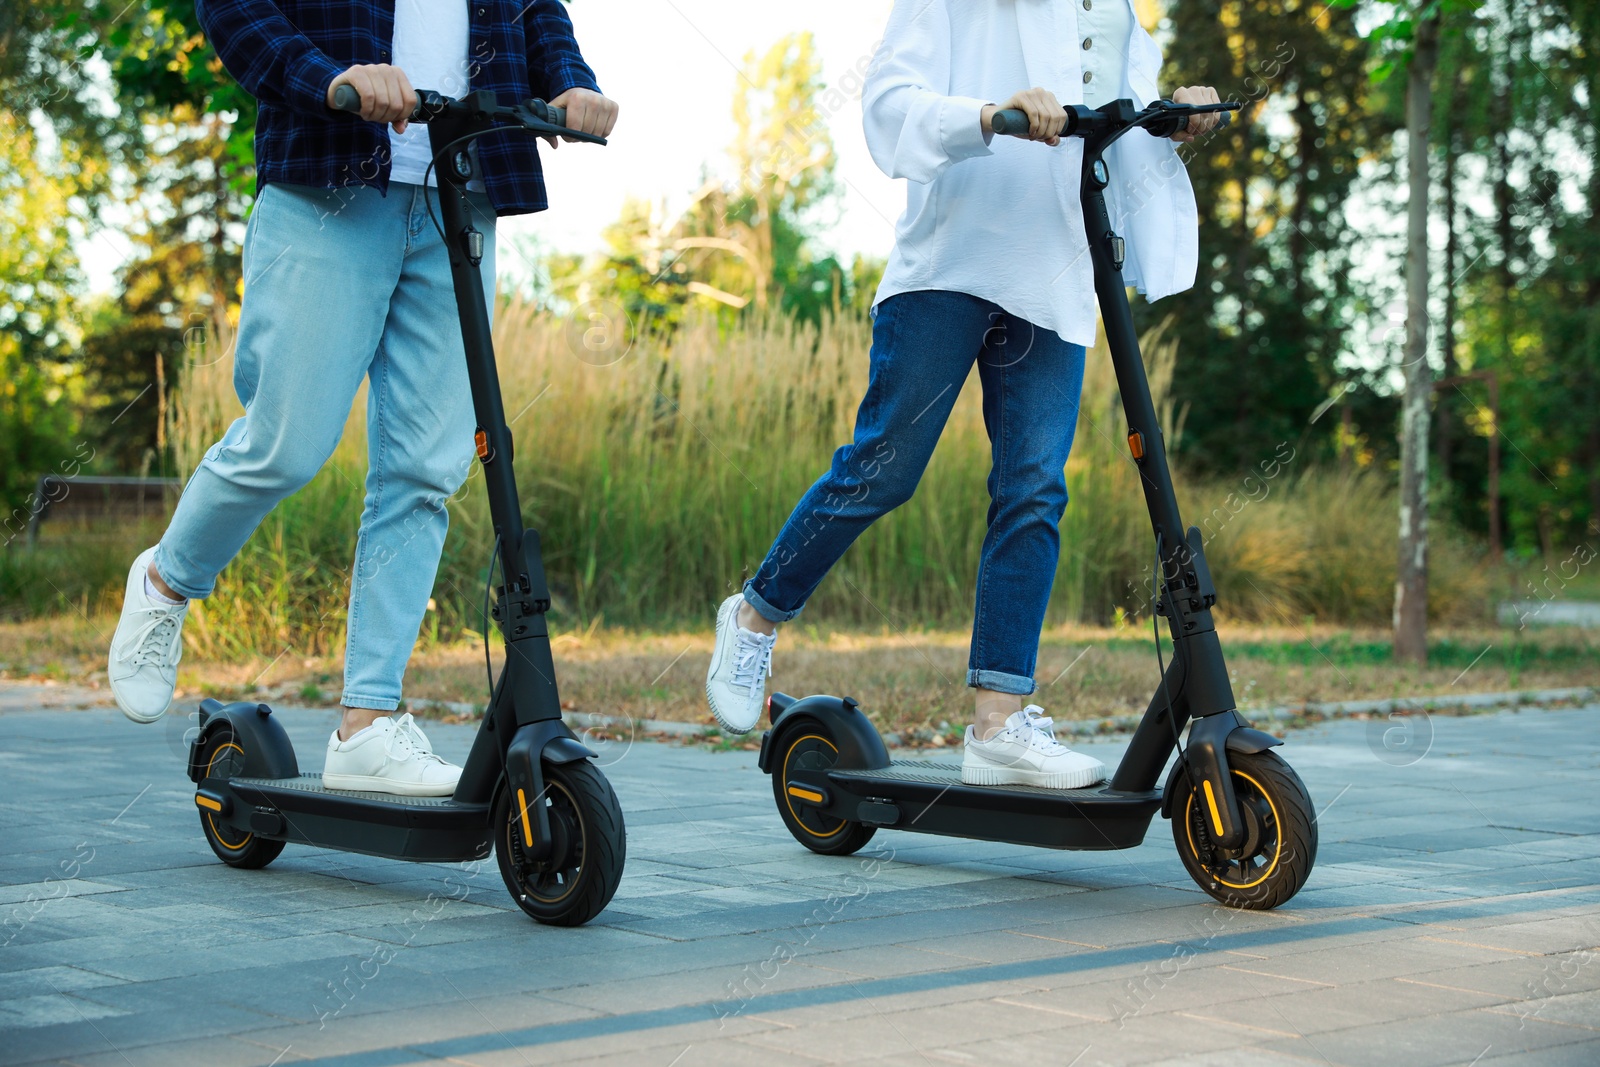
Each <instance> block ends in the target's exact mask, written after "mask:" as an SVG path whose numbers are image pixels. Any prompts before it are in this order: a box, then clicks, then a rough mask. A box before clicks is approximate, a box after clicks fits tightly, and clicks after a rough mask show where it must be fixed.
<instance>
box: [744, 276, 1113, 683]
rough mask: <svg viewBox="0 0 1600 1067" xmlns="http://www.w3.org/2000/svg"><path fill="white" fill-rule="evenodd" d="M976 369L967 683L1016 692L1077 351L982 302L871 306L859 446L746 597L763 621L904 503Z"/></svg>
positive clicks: (910, 300) (1028, 659) (1058, 501)
mask: <svg viewBox="0 0 1600 1067" xmlns="http://www.w3.org/2000/svg"><path fill="white" fill-rule="evenodd" d="M974 360H976V361H977V364H978V377H979V380H980V381H981V382H982V384H983V421H984V425H985V427H986V428H987V429H988V431H989V442H990V450H991V455H992V461H993V465H992V467H991V469H990V471H989V527H988V533H987V534H986V535H985V536H984V539H983V552H982V555H981V557H980V558H979V562H978V595H977V609H976V617H975V619H974V622H973V627H972V646H971V653H970V655H969V658H968V663H967V684H968V685H970V686H981V687H983V688H985V689H994V690H997V691H999V692H1002V693H1020V694H1024V695H1026V694H1028V693H1032V692H1033V690H1034V681H1033V671H1034V666H1035V663H1036V661H1037V659H1038V656H1039V631H1040V629H1041V628H1042V627H1043V626H1044V612H1045V606H1046V605H1047V604H1048V603H1049V600H1050V588H1051V586H1052V585H1053V584H1054V582H1055V574H1056V561H1057V559H1058V558H1059V556H1060V554H1061V533H1060V530H1059V524H1060V522H1061V514H1062V512H1063V511H1064V510H1065V509H1066V506H1067V480H1066V473H1065V467H1066V465H1067V454H1068V453H1069V452H1070V451H1071V450H1072V435H1073V431H1074V430H1075V429H1076V427H1077V423H1078V397H1079V393H1080V391H1081V390H1082V386H1083V361H1084V350H1083V346H1082V345H1075V344H1069V343H1068V342H1066V341H1063V340H1062V339H1061V338H1060V337H1059V336H1057V335H1056V334H1055V333H1053V332H1051V331H1049V330H1043V329H1040V328H1038V327H1036V326H1034V325H1033V324H1032V323H1030V322H1028V321H1027V320H1025V319H1020V318H1017V317H1016V316H1015V315H1010V314H1007V313H1006V312H1005V311H1003V310H1001V308H1000V307H999V305H997V304H992V303H990V302H989V301H987V300H980V299H978V298H977V297H974V296H967V295H966V294H964V293H953V292H944V291H939V290H933V291H923V292H911V293H901V294H900V295H898V296H892V297H890V298H889V299H888V300H885V301H884V302H883V303H882V304H880V305H878V310H877V314H876V316H875V317H874V320H873V326H872V366H871V371H870V376H869V379H868V384H867V395H866V396H865V397H864V398H863V399H862V401H861V407H860V409H859V410H858V411H857V412H856V429H855V440H853V441H852V442H851V443H850V444H848V445H845V446H844V447H842V448H840V449H838V450H837V451H836V452H834V454H833V466H832V467H831V468H829V470H828V472H827V473H826V474H824V475H823V476H822V477H821V478H818V479H817V481H816V484H814V485H813V486H812V487H811V488H810V489H808V490H806V493H805V495H804V496H803V497H801V498H800V503H799V504H797V505H796V506H795V509H794V512H793V514H791V515H790V516H789V521H788V522H786V523H784V525H783V529H782V530H781V531H780V532H779V534H778V538H777V540H776V541H774V542H773V544H772V548H771V549H770V550H769V551H768V552H767V557H766V559H765V560H763V561H762V563H761V567H760V568H759V569H758V570H757V572H756V574H755V577H753V578H751V579H750V580H749V581H748V582H746V583H745V587H744V595H745V599H746V600H748V601H749V602H750V604H751V606H752V607H754V608H755V609H756V611H758V612H760V613H761V614H762V616H764V617H765V618H767V619H770V620H771V621H773V622H787V621H789V620H790V619H792V618H794V617H795V616H796V615H798V614H800V610H801V608H803V607H804V606H805V603H806V600H807V599H809V598H810V596H811V594H812V593H813V592H814V591H815V590H816V588H817V586H818V585H819V584H820V583H821V582H822V579H823V578H824V577H825V576H826V575H827V573H828V571H829V570H830V569H832V567H833V565H834V564H835V563H837V562H838V561H839V558H840V557H841V556H843V555H844V553H845V550H846V549H848V548H849V547H850V546H851V544H853V543H854V542H855V539H856V538H857V537H859V536H861V533H862V531H863V530H865V529H866V528H867V527H868V526H870V525H871V524H872V522H873V520H874V519H877V518H878V517H879V516H881V515H886V514H888V513H889V512H890V511H892V510H894V509H895V508H897V507H899V506H900V505H901V504H904V503H905V502H906V501H907V500H910V499H911V494H912V493H913V492H915V491H916V488H917V482H919V481H920V480H921V479H922V472H923V470H924V469H926V467H927V465H928V459H929V457H930V456H932V455H933V449H934V446H935V445H936V444H938V442H939V435H940V433H942V432H943V430H944V424H945V421H946V420H947V419H948V418H949V417H950V410H951V408H953V407H954V406H955V402H956V397H957V395H959V394H960V392H961V387H962V385H963V384H964V383H965V382H966V380H967V375H968V374H969V373H971V370H972V364H973V361H974Z"/></svg>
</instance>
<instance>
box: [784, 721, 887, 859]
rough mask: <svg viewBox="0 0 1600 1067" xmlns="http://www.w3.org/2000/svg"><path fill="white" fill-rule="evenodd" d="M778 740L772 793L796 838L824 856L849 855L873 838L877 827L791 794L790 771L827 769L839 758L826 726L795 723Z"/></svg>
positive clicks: (836, 747) (836, 746)
mask: <svg viewBox="0 0 1600 1067" xmlns="http://www.w3.org/2000/svg"><path fill="white" fill-rule="evenodd" d="M777 740H778V746H777V752H776V753H775V754H774V759H773V773H772V796H773V799H774V800H776V801H777V804H778V814H779V816H781V817H782V818H783V825H785V826H787V827H788V828H789V832H790V833H791V834H793V835H794V839H795V840H796V841H798V842H800V843H801V844H802V845H804V846H806V848H809V849H810V850H811V851H813V852H820V853H821V854H822V855H824V856H848V855H850V854H852V853H854V852H856V851H858V850H859V849H860V848H861V847H862V846H863V845H865V844H866V843H867V842H868V841H871V840H872V835H873V834H875V833H877V830H878V828H877V827H875V826H863V825H862V824H861V823H858V822H849V821H848V820H845V819H837V818H834V817H833V816H831V815H824V814H823V813H822V812H820V811H818V810H817V809H816V808H813V807H811V806H810V805H809V804H806V803H805V802H804V801H803V800H797V799H796V798H795V797H793V796H791V795H790V794H789V788H788V786H789V775H790V772H792V771H794V770H796V769H799V770H812V771H825V770H827V769H828V768H830V767H832V766H833V765H834V764H835V763H837V762H838V761H839V746H838V745H837V744H836V743H835V742H834V739H833V737H831V736H830V735H829V733H828V731H827V729H825V728H824V727H823V726H822V725H821V724H820V723H813V722H807V723H801V724H796V726H795V727H794V728H792V729H788V730H785V731H784V732H783V734H782V736H780V737H779V738H778V739H777Z"/></svg>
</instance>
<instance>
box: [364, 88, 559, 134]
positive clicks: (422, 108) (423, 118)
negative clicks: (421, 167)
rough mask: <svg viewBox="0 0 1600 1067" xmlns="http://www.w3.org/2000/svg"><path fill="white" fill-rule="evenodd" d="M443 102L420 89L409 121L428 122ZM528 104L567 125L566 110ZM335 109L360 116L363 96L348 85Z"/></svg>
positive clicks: (552, 122) (541, 115)
mask: <svg viewBox="0 0 1600 1067" xmlns="http://www.w3.org/2000/svg"><path fill="white" fill-rule="evenodd" d="M443 102H444V98H443V97H441V96H439V94H438V93H433V92H429V91H428V90H426V89H419V90H418V91H417V106H416V107H415V108H413V109H412V111H411V117H410V119H409V120H408V121H410V122H427V121H428V120H429V119H430V118H432V117H433V115H434V114H436V113H437V111H438V107H439V105H440V104H442V103H443ZM528 103H529V104H530V105H531V106H532V109H533V113H534V115H535V116H536V117H538V118H540V119H543V120H544V121H545V122H548V123H549V124H550V125H552V126H565V125H566V124H567V109H566V108H564V107H557V106H556V105H554V104H550V103H546V102H545V101H543V100H530V101H528ZM333 109H334V110H335V111H348V112H350V113H352V114H360V112H361V94H360V93H359V92H358V91H357V90H356V87H355V86H353V85H350V84H348V83H347V84H344V85H341V86H339V87H338V88H337V89H335V90H334V91H333Z"/></svg>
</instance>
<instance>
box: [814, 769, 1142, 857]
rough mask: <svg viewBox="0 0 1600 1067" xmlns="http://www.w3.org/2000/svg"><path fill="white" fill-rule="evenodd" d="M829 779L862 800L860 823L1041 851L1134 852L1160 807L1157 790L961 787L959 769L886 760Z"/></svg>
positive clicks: (835, 772)
mask: <svg viewBox="0 0 1600 1067" xmlns="http://www.w3.org/2000/svg"><path fill="white" fill-rule="evenodd" d="M827 777H828V780H829V781H830V782H831V783H833V784H834V785H835V786H836V787H837V788H839V789H840V790H843V791H846V792H849V793H851V794H853V795H854V796H856V797H858V798H860V799H861V801H862V803H860V805H859V806H858V807H857V813H858V818H859V819H860V821H862V822H866V823H871V824H873V825H878V826H887V827H892V828H894V829H897V830H913V831H919V832H923V833H933V834H946V835H950V836H955V837H976V838H982V839H984V840H989V841H1009V842H1012V843H1014V844H1020V845H1037V846H1041V847H1044V848H1062V849H1085V850H1099V849H1120V848H1133V847H1134V846H1136V845H1138V844H1139V843H1140V842H1142V841H1143V840H1144V835H1145V831H1146V830H1147V829H1148V828H1149V825H1150V820H1151V818H1152V817H1153V816H1154V815H1155V814H1156V812H1157V811H1159V810H1160V809H1161V791H1160V790H1159V789H1151V790H1146V791H1144V792H1138V793H1129V792H1122V791H1119V790H1114V789H1112V788H1111V787H1110V785H1109V784H1106V783H1101V784H1100V785H1096V786H1092V787H1090V788H1088V789H1045V788H1041V787H1039V786H1028V785H996V786H987V785H984V786H979V785H966V784H964V783H963V782H962V781H961V765H960V764H959V763H943V762H933V761H925V760H892V761H891V762H890V763H889V766H887V767H883V768H879V769H875V770H847V769H835V770H830V771H828V772H827Z"/></svg>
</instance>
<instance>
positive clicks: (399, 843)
mask: <svg viewBox="0 0 1600 1067" xmlns="http://www.w3.org/2000/svg"><path fill="white" fill-rule="evenodd" d="M212 784H213V783H212V782H211V781H210V780H209V779H208V780H207V781H206V782H202V783H201V789H202V791H205V790H206V789H207V787H208V786H211V785H212ZM216 791H217V792H219V793H221V792H223V791H226V792H227V793H229V794H231V795H232V800H233V804H232V805H230V807H231V808H232V809H233V810H232V811H231V812H230V816H231V818H230V819H229V821H230V822H232V823H234V824H235V825H237V826H239V827H240V828H247V829H250V830H252V831H254V832H255V833H259V834H261V835H262V836H263V837H268V838H274V839H277V840H283V841H297V842H300V843H302V844H307V845H318V846H321V847H323V848H336V849H341V850H343V851H346V852H363V853H366V854H367V855H372V856H389V857H392V858H395V859H408V860H421V861H427V862H458V861H463V860H472V859H481V858H482V857H484V856H487V855H488V854H489V843H490V842H489V839H490V829H489V821H490V812H489V805H487V804H463V803H461V802H459V801H457V800H454V799H452V798H451V797H406V796H397V795H395V794H393V793H371V792H365V791H358V790H344V789H338V790H334V789H328V788H325V787H324V786H323V784H322V775H320V774H301V775H300V776H299V777H298V778H229V779H227V780H226V781H225V782H224V783H222V785H221V788H220V789H217V790H216Z"/></svg>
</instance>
